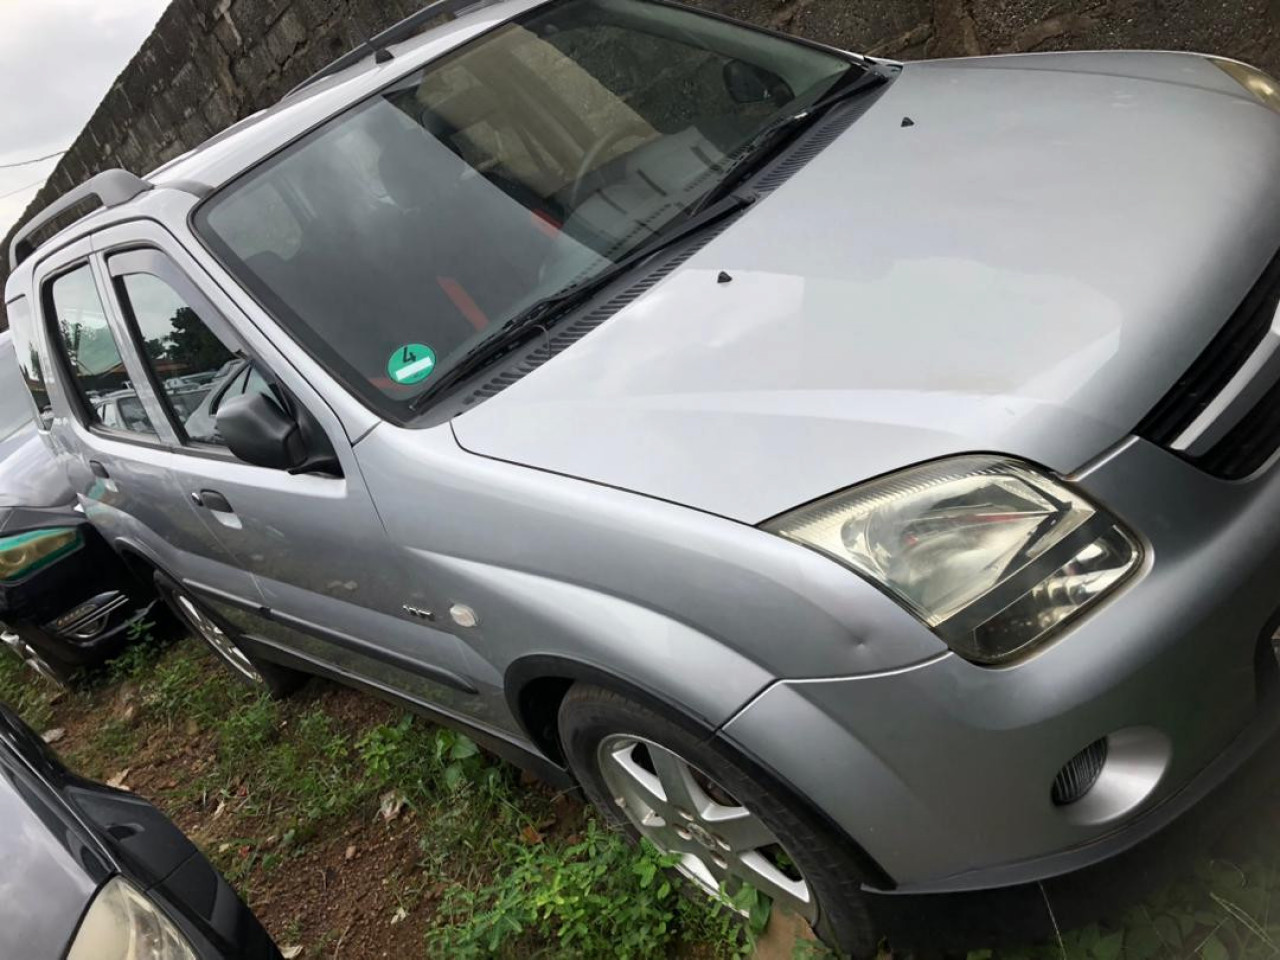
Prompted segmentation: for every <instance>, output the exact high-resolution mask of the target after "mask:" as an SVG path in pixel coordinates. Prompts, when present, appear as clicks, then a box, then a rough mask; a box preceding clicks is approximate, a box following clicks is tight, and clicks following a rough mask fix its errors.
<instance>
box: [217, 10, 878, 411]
mask: <svg viewBox="0 0 1280 960" xmlns="http://www.w3.org/2000/svg"><path fill="white" fill-rule="evenodd" d="M863 69H864V68H863V67H862V66H860V65H858V64H855V63H853V62H852V61H850V60H848V59H846V58H844V57H842V56H839V55H837V54H834V53H829V52H827V51H824V50H821V49H818V48H815V47H811V46H807V45H804V44H801V43H799V42H796V41H791V40H788V39H785V38H782V37H777V36H774V35H772V34H768V33H764V32H761V31H758V30H754V29H751V28H748V27H745V26H741V25H738V24H735V23H731V22H727V21H724V20H720V19H717V18H714V17H709V16H704V15H702V14H699V13H696V12H693V11H689V10H685V9H682V8H678V7H672V6H667V5H665V4H662V3H655V2H648V0H562V2H559V3H553V4H550V5H547V6H543V7H538V8H536V9H535V10H533V11H532V12H530V13H527V14H525V15H523V16H520V17H518V18H516V19H515V20H512V21H509V22H507V23H505V24H503V25H501V26H499V27H497V28H495V29H493V30H490V31H488V32H487V33H485V34H484V35H482V36H481V37H479V38H477V39H475V40H473V41H471V42H469V43H467V44H465V45H463V46H462V47H460V48H458V49H457V50H455V51H452V52H451V53H449V54H448V55H446V56H444V57H442V58H440V59H439V60H436V61H434V62H432V63H431V64H430V65H429V66H427V67H426V68H424V69H422V70H419V71H417V72H416V73H414V74H412V75H411V76H409V77H407V78H405V79H403V80H401V81H399V82H397V83H395V84H393V85H392V86H390V87H389V88H387V89H384V90H383V91H381V92H380V93H379V94H378V95H376V96H374V97H372V98H370V99H368V100H366V101H364V102H362V103H360V104H358V105H356V106H355V107H354V108H352V109H350V110H348V111H347V112H345V113H343V114H341V115H339V116H338V117H336V118H334V119H333V120H331V121H329V122H328V123H326V124H325V125H324V126H322V127H320V128H319V129H317V130H315V131H313V132H312V133H310V134H308V135H307V136H306V137H304V138H302V139H301V140H299V141H297V142H295V143H294V144H292V145H291V146H289V147H288V148H286V149H285V150H283V151H282V152H281V153H279V154H277V155H276V156H275V157H274V158H272V159H271V160H269V161H267V162H265V163H264V164H262V165H260V166H259V167H257V168H255V169H254V170H252V171H251V172H250V173H249V174H247V175H245V176H242V177H240V178H239V179H237V180H235V181H233V182H232V183H231V184H230V185H228V186H227V187H225V188H223V189H222V190H221V191H219V192H218V193H217V194H215V195H214V196H213V197H212V198H211V199H210V200H209V201H208V202H206V203H205V204H204V205H203V206H202V207H201V209H200V211H199V213H198V214H197V217H196V228H197V230H198V231H199V233H200V234H201V236H202V237H204V239H205V240H206V242H207V243H208V244H209V246H210V247H211V248H212V249H213V252H214V253H215V254H216V255H217V256H218V257H219V259H221V260H222V262H223V263H224V264H225V265H226V266H227V268H228V269H229V270H231V271H232V273H234V274H235V275H236V276H237V277H238V279H239V280H240V281H241V282H242V283H243V284H244V286H245V287H246V288H247V289H248V290H249V291H250V293H251V294H252V295H253V296H254V297H255V298H256V299H257V300H258V301H259V302H260V303H261V304H262V305H263V306H264V307H265V308H266V309H267V310H269V311H270V312H271V313H272V314H273V315H274V316H275V317H276V318H277V319H278V320H279V321H280V322H281V323H282V324H283V325H284V326H285V327H286V329H288V330H289V332H290V333H291V335H292V336H293V337H295V338H296V339H297V340H298V341H299V343H300V344H301V345H302V346H303V347H304V348H305V349H306V350H308V352H310V353H311V354H312V355H313V356H314V357H315V358H316V359H317V360H319V361H320V362H321V363H322V364H324V365H325V366H326V367H327V368H328V369H329V370H330V371H331V372H332V373H333V374H334V375H335V376H336V377H337V378H338V380H339V381H341V382H342V383H344V384H345V385H346V386H347V387H348V389H350V390H352V391H353V392H355V393H356V394H357V395H358V396H360V397H361V399H363V400H364V401H365V402H366V403H367V404H368V405H369V406H371V407H372V408H373V409H375V410H377V411H378V412H380V413H382V414H383V415H384V416H388V417H390V418H392V419H405V418H407V417H408V410H407V404H408V401H410V400H412V399H413V397H414V396H415V395H416V394H418V393H420V392H421V391H422V390H424V389H428V388H429V387H430V386H431V383H432V382H433V380H434V379H436V378H437V377H439V376H440V374H441V373H442V372H443V371H444V370H446V369H447V368H448V366H449V365H450V363H451V362H452V361H454V360H456V359H457V358H458V357H460V356H462V355H463V354H464V353H465V352H467V351H469V350H470V349H472V348H473V347H474V346H476V345H477V344H478V343H479V342H480V341H481V340H483V339H484V338H485V337H487V336H489V335H492V334H493V333H494V332H495V331H496V330H497V329H498V328H499V327H500V326H501V324H502V323H503V321H505V320H507V319H509V318H511V317H513V316H515V315H517V314H519V313H520V311H521V310H523V309H524V308H526V307H528V306H529V305H530V304H532V303H533V302H535V301H537V300H539V299H541V298H544V297H547V296H550V295H553V294H555V293H557V292H559V291H561V290H563V289H564V288H566V287H567V286H569V285H571V284H573V283H575V282H577V281H579V280H582V279H586V278H588V277H590V276H592V275H593V274H596V273H597V272H599V271H601V270H604V269H607V268H608V267H609V266H610V265H611V264H613V263H614V262H616V261H618V260H619V259H621V258H622V257H624V256H625V255H626V254H627V253H629V252H631V251H633V250H635V249H637V248H638V247H639V246H641V245H642V244H644V243H645V242H646V241H647V240H649V239H650V238H652V237H654V236H655V235H656V234H658V233H659V232H661V231H662V230H663V228H664V227H667V226H668V225H669V224H671V223H672V222H673V221H676V220H678V219H679V218H681V217H682V216H684V215H686V214H687V212H688V211H690V210H691V209H692V208H693V206H694V205H695V204H696V203H697V201H698V200H699V198H700V197H702V196H703V195H704V194H706V193H707V191H708V190H710V189H712V188H713V187H714V186H715V185H716V183H717V182H718V180H719V178H720V177H721V176H722V175H723V174H724V171H725V170H726V169H727V168H728V166H729V164H730V163H732V161H733V160H734V158H735V156H736V155H737V154H738V153H740V152H741V151H743V150H744V149H746V148H747V146H748V144H749V143H750V142H751V140H752V138H753V137H754V136H755V135H756V134H758V133H759V132H760V130H761V129H762V128H763V127H765V126H766V125H768V124H769V123H770V122H772V121H773V120H775V119H777V118H779V117H781V116H785V115H788V114H792V113H795V112H797V111H798V110H801V109H803V108H804V106H806V105H807V104H809V103H812V102H813V101H814V100H816V99H818V98H819V97H820V96H821V95H822V94H823V93H824V92H826V91H827V90H829V89H831V88H832V87H833V86H834V85H835V84H837V83H838V82H840V81H841V79H842V78H843V77H844V75H845V74H846V73H847V72H848V71H850V70H854V71H858V73H861V72H862V71H863Z"/></svg>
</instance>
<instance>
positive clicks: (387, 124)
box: [5, 0, 1280, 954]
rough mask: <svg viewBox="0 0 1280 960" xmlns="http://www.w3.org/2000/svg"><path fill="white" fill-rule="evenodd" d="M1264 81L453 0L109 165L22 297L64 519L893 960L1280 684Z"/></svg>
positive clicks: (300, 659) (625, 2) (241, 633)
mask: <svg viewBox="0 0 1280 960" xmlns="http://www.w3.org/2000/svg"><path fill="white" fill-rule="evenodd" d="M442 13H455V14H457V15H456V16H454V17H453V18H452V19H450V20H448V21H447V22H446V23H445V24H444V25H443V26H438V27H436V28H434V29H430V30H427V31H426V32H421V31H420V29H419V28H420V27H421V26H422V25H423V23H424V21H425V20H426V19H428V18H429V17H436V16H438V15H440V14H442ZM1277 109H1280V93H1278V92H1277V89H1276V87H1275V85H1274V84H1273V82H1272V81H1271V80H1270V79H1268V78H1267V77H1266V76H1265V75H1263V74H1261V73H1259V72H1257V71H1255V70H1253V69H1251V68H1249V67H1247V66H1244V65H1242V64H1240V63H1236V62H1229V61H1224V60H1218V59H1214V58H1210V57H1203V56H1196V55H1190V54H1165V53H1150V54H1147V53H1129V54H1053V55H1036V56H1014V57H994V58H984V59H974V60H966V61H954V62H928V63H916V64H909V65H903V64H897V63H891V62H886V61H882V60H876V59H870V58H865V57H861V56H857V55H854V54H847V53H843V52H840V51H837V50H832V49H828V48H825V47H822V46H818V45H814V44H812V43H807V42H803V41H799V40H794V39H788V38H784V37H781V36H778V35H775V34H771V33H768V32H764V31H761V30H759V29H756V28H753V27H749V26H745V25H741V24H738V23H734V22H732V21H728V20H725V19H723V18H720V17H716V16H710V15H707V14H704V13H699V12H695V11H693V10H689V9H686V8H683V7H680V6H676V5H673V4H669V3H665V2H654V0H550V2H537V0H507V2H504V3H498V4H489V5H480V6H477V5H475V4H471V5H470V6H466V7H465V9H464V4H462V3H461V2H458V0H447V2H446V4H445V5H444V6H443V7H441V6H435V7H431V8H428V9H427V11H426V12H425V13H424V14H423V15H419V16H415V17H412V18H410V19H409V20H408V21H406V22H405V23H403V24H401V25H400V26H398V27H396V28H393V29H392V30H390V31H388V32H387V33H385V34H382V35H380V36H377V37H374V38H373V39H372V40H371V41H370V43H369V44H367V45H366V46H364V47H362V48H361V49H360V50H359V51H355V52H354V53H353V54H350V55H348V56H346V57H343V58H342V59H341V60H339V61H338V62H337V63H335V64H334V65H333V67H331V68H329V69H327V70H326V71H324V72H323V73H322V74H321V75H319V76H317V77H315V78H313V79H312V80H311V81H309V82H308V83H306V84H304V85H303V86H302V87H300V88H299V89H297V90H296V91H294V92H293V93H291V94H290V95H289V96H287V97H286V98H285V99H284V100H283V101H282V102H281V103H280V104H278V105H277V106H275V107H274V108H272V109H271V110H268V111H266V112H264V113H261V114H258V115H256V116H253V117H250V118H248V119H247V120H245V121H243V122H241V123H240V124H238V125H237V126H236V127H234V128H232V129H231V130H230V131H228V132H226V133H224V134H222V135H220V136H218V137H216V138H214V139H213V140H212V141H210V142H209V143H207V144H205V145H204V146H202V147H201V148H200V149H198V150H195V151H193V152H192V153H190V154H188V155H186V156H184V157H181V158H179V159H177V160H175V161H173V162H172V163H170V164H168V165H166V166H165V167H162V168H161V169H159V170H157V171H155V172H153V173H152V174H150V175H149V176H147V177H146V178H145V179H139V178H136V177H134V176H132V175H130V174H127V173H125V172H123V171H110V172H107V173H103V174H101V175H99V176H97V177H95V178H93V179H92V180H90V181H89V182H88V183H86V184H85V185H84V186H82V187H80V188H79V189H78V190H76V191H74V192H73V193H72V194H71V195H69V197H68V198H66V199H64V200H63V201H60V202H59V203H58V204H56V205H55V206H54V207H53V208H51V209H50V210H49V211H46V212H45V213H43V214H41V215H40V216H38V217H37V218H36V219H35V220H34V221H32V222H31V223H29V224H27V225H26V226H25V227H24V228H23V230H22V231H21V232H20V234H19V235H18V237H17V239H16V240H15V243H14V245H13V249H12V251H11V257H12V260H13V262H14V264H15V270H14V272H13V275H12V277H11V278H10V280H9V282H8V285H7V288H6V291H5V300H6V306H7V311H8V315H9V318H10V321H11V323H12V325H13V329H14V333H15V337H16V340H17V343H18V347H19V349H18V358H19V362H20V365H21V367H22V371H23V374H24V376H25V378H26V382H27V384H28V386H29V388H30V390H31V393H32V396H33V397H34V399H35V403H36V406H37V407H38V409H39V415H40V418H41V422H42V425H43V428H44V430H45V431H46V437H47V439H48V442H49V444H50V445H51V446H52V448H53V449H54V450H55V452H56V454H57V456H58V458H59V459H60V461H61V463H62V464H63V465H64V467H65V469H66V471H67V473H68V474H69V476H70V478H71V480H72V482H73V484H74V485H75V487H76V489H77V490H78V491H79V493H80V496H81V500H82V503H83V506H84V509H85V511H86V512H87V514H88V515H89V516H90V517H91V518H92V520H93V522H94V523H95V524H96V525H97V526H98V528H99V529H100V530H101V531H102V532H103V533H104V535H105V536H106V537H107V538H108V539H109V540H110V542H111V543H112V544H114V545H115V547H116V548H117V549H118V550H119V551H120V552H121V553H122V554H123V555H124V556H125V557H126V558H127V559H128V561H129V562H130V563H131V564H133V565H134V566H135V567H136V568H137V569H138V570H139V571H142V572H145V573H146V574H147V575H148V576H152V577H154V578H155V579H156V580H157V582H158V583H159V584H160V585H161V587H162V588H163V590H164V591H166V593H167V595H168V596H169V598H170V599H171V601H172V602H173V603H174V604H175V605H176V606H177V607H178V609H179V610H180V611H181V612H182V613H183V615H184V616H186V618H187V619H188V620H189V622H190V624H191V626H192V627H193V628H194V629H196V630H197V631H198V632H199V633H200V634H201V635H202V636H203V637H204V638H205V639H206V640H207V641H208V642H209V643H210V644H211V645H212V646H213V647H214V649H216V650H217V651H218V652H219V653H220V654H221V655H222V656H223V657H224V658H225V659H226V661H227V663H228V664H229V665H230V666H231V667H232V668H233V669H234V670H236V671H238V672H239V673H240V674H241V675H242V676H243V677H244V678H245V679H247V680H249V681H251V682H253V683H257V684H262V685H264V686H266V687H267V688H269V689H270V690H271V691H273V692H276V693H283V692H285V691H287V690H288V689H289V688H290V687H292V686H294V685H295V684H296V683H297V682H298V681H299V680H300V678H301V677H302V676H303V675H305V674H313V673H314V674H322V675H325V676H329V677H333V678H336V679H338V680H340V681H342V682H346V683H350V684H352V685H355V686H358V687H362V688H365V689H367V690H370V691H372V692H374V693H376V694H378V695H381V696H386V697H391V698H394V699H396V700H398V701H402V702H404V703H407V704H410V705H412V706H413V707H415V708H417V709H419V710H422V711H425V712H427V713H428V714H430V715H431V716H434V717H437V718H439V719H440V720H442V721H443V722H445V723H450V724H455V725H458V726H461V727H464V728H466V729H467V730H469V731H470V732H471V734H472V735H473V736H475V737H476V738H477V739H478V740H480V741H481V742H482V743H483V744H486V745H487V746H488V747H490V748H491V749H492V750H494V751H495V752H497V753H500V754H503V755H505V756H508V757H511V758H514V759H516V760H517V761H519V762H522V763H524V764H525V765H527V766H531V767H533V768H535V769H537V770H539V771H541V773H542V774H543V775H544V776H547V777H551V778H555V779H558V780H561V781H569V780H576V781H577V782H578V783H580V784H581V785H582V787H583V789H584V790H585V792H586V794H587V796H588V797H589V798H590V799H591V800H592V801H593V802H594V803H595V804H596V805H597V806H598V807H600V808H601V809H602V810H603V811H604V813H605V815H606V816H607V817H609V818H611V819H612V820H614V821H616V822H617V823H619V824H622V825H625V826H626V827H627V828H628V829H630V830H632V831H634V832H635V833H638V834H641V835H643V836H646V837H648V838H649V839H651V840H652V841H653V842H654V843H655V844H657V846H658V847H660V848H662V849H664V850H667V851H672V852H674V853H677V854H679V856H680V858H681V860H680V863H681V869H682V871H683V872H684V873H685V874H686V875H687V876H688V877H689V878H690V879H691V880H692V881H693V882H694V883H697V884H700V885H701V886H703V887H705V888H706V889H707V890H708V891H709V892H712V893H719V892H720V891H725V892H727V893H729V894H733V893H734V892H735V891H736V890H737V889H738V888H739V887H740V885H742V884H743V883H749V884H751V885H752V886H753V887H755V888H756V889H757V890H759V891H762V892H764V893H766V894H767V895H768V896H769V897H771V898H772V900H773V903H774V905H775V906H777V907H781V908H785V909H788V910H791V911H794V912H795V913H798V914H800V915H801V916H803V917H804V918H805V919H807V920H808V921H809V922H810V923H811V924H813V926H814V927H815V928H816V929H817V930H818V931H819V932H820V933H821V934H822V935H823V936H824V937H825V938H827V939H828V940H829V941H830V942H832V943H834V944H837V945H839V946H840V947H841V948H843V949H844V950H846V951H848V952H850V953H853V954H866V953H869V952H870V951H872V950H873V948H874V941H875V922H874V919H873V914H874V910H875V906H876V904H877V902H879V896H880V895H881V894H885V893H894V894H904V893H919V892H938V891H957V890H971V889H977V888H988V887H998V886H1006V885H1013V884H1020V883H1025V882H1029V881H1035V880H1039V879H1042V878H1046V877H1051V876H1054V875H1058V874H1062V873H1065V872H1068V871H1072V870H1075V869H1076V868H1080V867H1083V866H1085V865H1088V864H1092V863H1095V862H1097V861H1100V860H1103V859H1105V858H1109V857H1111V856H1113V855H1114V854H1116V853H1118V852H1120V851H1122V850H1124V849H1126V848H1128V847H1130V846H1132V845H1133V844H1135V843H1137V842H1138V841H1139V840H1141V839H1143V838H1145V837H1147V836H1149V835H1151V834H1153V833H1155V832H1156V831H1158V830H1159V829H1160V828H1162V827H1163V826H1165V825H1167V824H1168V823H1170V821H1172V820H1174V819H1175V818H1177V817H1179V815H1180V814H1182V813H1183V812H1184V811H1185V810H1187V809H1188V808H1189V807H1190V806H1191V805H1192V804H1194V803H1195V802H1196V801H1197V800H1198V798H1200V797H1202V796H1203V795H1204V794H1205V793H1206V792H1207V791H1209V790H1210V789H1211V788H1212V787H1213V786H1215V785H1216V784H1218V783H1219V782H1220V781H1222V780H1223V779H1224V778H1225V777H1227V775H1228V774H1229V773H1230V772H1231V771H1232V770H1233V768H1235V767H1236V766H1238V765H1239V764H1240V763H1241V762H1242V761H1243V760H1244V759H1245V758H1247V757H1248V756H1249V755H1250V754H1251V753H1252V752H1253V751H1254V750H1255V748H1257V747H1258V746H1259V745H1260V744H1261V743H1262V742H1263V741H1264V740H1265V739H1266V737H1267V736H1268V735H1269V734H1270V733H1271V732H1272V730H1273V729H1274V728H1275V727H1276V723H1277V718H1278V717H1280V712H1278V708H1277V703H1276V697H1277V693H1276V690H1277V683H1276V680H1277V673H1278V671H1277V662H1276V657H1275V655H1274V653H1273V643H1272V637H1273V635H1274V634H1275V633H1276V627H1277V612H1278V611H1280V470H1277V468H1276V466H1275V463H1276V460H1277V450H1278V449H1280V350H1278V349H1277V347H1280V322H1277V318H1276V308H1277V303H1280V256H1278V255H1277V251H1278V250H1280V189H1277V184H1278V183H1280V117H1278V116H1277ZM91 198H96V199H97V200H99V201H100V202H101V205H102V209H100V210H97V211H95V212H93V213H92V214H90V215H88V216H86V217H83V218H82V219H79V220H77V221H75V222H74V223H73V224H72V225H71V226H69V227H66V228H65V229H63V230H62V232H60V233H57V234H56V235H55V236H53V237H52V238H46V239H44V240H43V242H38V241H40V240H41V238H42V237H47V235H48V233H49V230H48V229H47V228H48V226H49V225H50V224H52V223H53V222H54V221H56V220H60V219H61V218H62V216H63V214H65V213H67V212H68V211H69V210H70V208H71V207H72V206H75V205H76V204H78V203H80V202H82V201H84V200H86V199H91ZM233 361H234V362H233ZM228 364H230V366H228ZM240 364H244V367H243V368H242V367H241V366H240ZM239 369H252V371H253V376H248V375H246V376H243V377H238V378H236V379H235V380H227V382H228V383H233V384H236V385H238V386H234V387H229V388H226V389H219V390H217V391H211V393H210V394H209V396H210V397H211V398H212V399H211V400H210V402H209V404H208V409H205V410H204V411H203V415H202V416H199V417H196V416H187V415H186V414H185V413H184V412H183V411H182V410H180V409H176V408H175V407H174V405H173V403H172V401H171V399H170V398H169V396H168V394H167V393H166V389H165V386H164V385H165V383H166V381H169V380H171V379H172V378H174V377H186V378H190V377H197V378H203V379H204V380H205V381H208V380H210V379H212V378H211V377H210V376H207V375H211V374H213V373H214V372H215V371H219V370H221V371H223V375H224V379H226V373H227V372H228V371H233V370H239ZM126 381H128V382H129V383H131V384H132V388H133V390H134V391H136V395H137V397H138V398H139V400H140V401H141V403H142V405H143V407H144V408H145V412H146V416H145V417H144V418H142V419H141V420H139V421H132V422H129V421H122V422H121V423H119V424H106V423H104V422H100V421H98V420H97V419H95V405H94V404H93V403H92V402H91V401H90V400H88V399H87V398H88V397H89V396H90V391H94V392H98V395H101V393H102V392H106V391H111V390H118V389H122V388H123V384H124V383H125V382H126Z"/></svg>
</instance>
